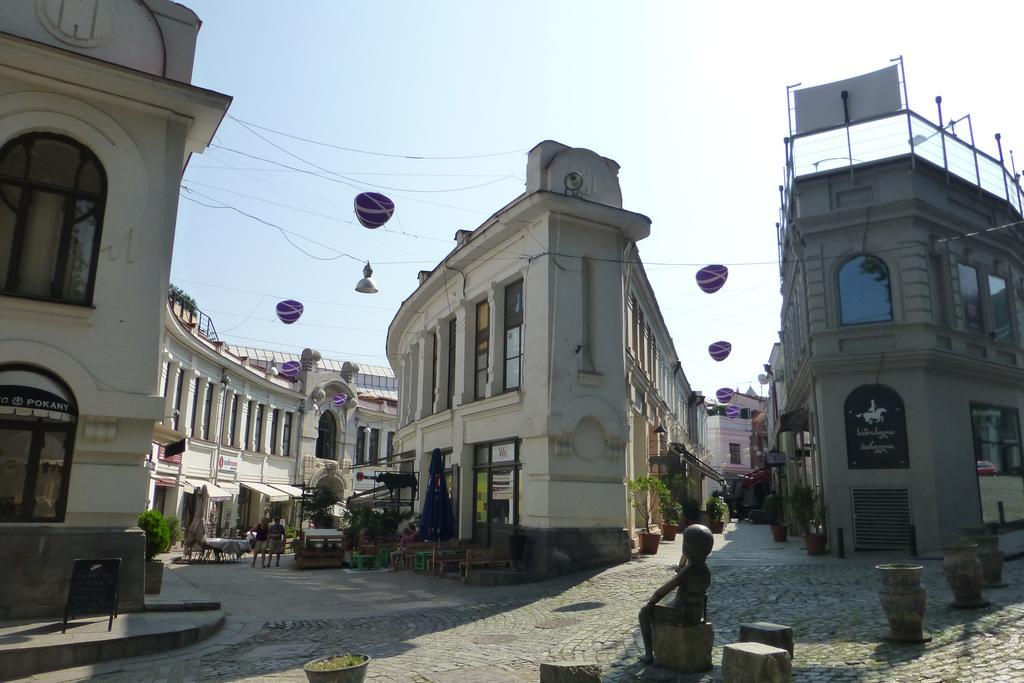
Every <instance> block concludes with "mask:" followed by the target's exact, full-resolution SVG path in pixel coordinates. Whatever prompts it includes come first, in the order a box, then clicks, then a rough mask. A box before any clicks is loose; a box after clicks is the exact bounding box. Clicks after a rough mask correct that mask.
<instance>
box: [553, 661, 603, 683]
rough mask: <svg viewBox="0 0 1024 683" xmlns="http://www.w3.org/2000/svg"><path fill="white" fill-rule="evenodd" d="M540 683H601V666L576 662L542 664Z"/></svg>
mask: <svg viewBox="0 0 1024 683" xmlns="http://www.w3.org/2000/svg"><path fill="white" fill-rule="evenodd" d="M540 683H601V666H600V665H599V664H595V663H594V662H580V661H576V660H569V661H564V662H542V663H541V665H540Z"/></svg>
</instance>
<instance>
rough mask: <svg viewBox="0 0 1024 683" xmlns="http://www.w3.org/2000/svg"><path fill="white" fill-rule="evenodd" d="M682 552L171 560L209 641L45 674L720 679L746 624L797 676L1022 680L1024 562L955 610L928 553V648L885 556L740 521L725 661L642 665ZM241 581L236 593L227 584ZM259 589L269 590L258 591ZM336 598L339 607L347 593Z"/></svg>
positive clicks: (722, 592)
mask: <svg viewBox="0 0 1024 683" xmlns="http://www.w3.org/2000/svg"><path fill="white" fill-rule="evenodd" d="M678 553H679V543H678V542H676V543H671V544H665V545H663V547H662V549H661V552H660V553H659V555H658V556H656V557H653V558H643V559H641V560H635V561H633V562H630V563H627V564H625V565H621V566H618V567H613V568H610V569H607V570H604V571H601V572H593V573H590V574H584V575H576V576H574V577H567V578H563V579H559V580H556V581H551V582H547V583H544V584H539V585H528V586H512V587H504V588H499V589H485V588H474V587H466V586H462V585H460V584H457V583H453V582H449V581H440V580H438V579H433V578H430V577H423V576H415V575H411V574H409V573H400V574H386V573H363V574H352V573H347V572H325V571H322V572H307V573H302V574H299V573H298V572H296V571H294V570H293V569H291V568H288V569H286V568H284V567H282V568H281V569H280V570H277V569H274V570H259V569H257V570H254V569H252V568H250V567H249V566H248V565H247V564H239V565H222V566H217V565H213V566H210V565H207V566H184V567H176V568H175V569H174V571H175V572H181V573H182V575H184V576H185V577H186V578H187V579H188V580H190V581H191V582H193V583H195V584H196V585H197V586H200V587H201V588H203V589H204V590H206V591H210V592H213V591H214V589H216V592H214V594H215V595H217V596H218V597H219V598H220V599H221V600H222V601H223V602H224V605H225V609H226V611H227V612H228V613H229V615H230V616H229V621H228V623H229V625H228V627H226V628H225V631H224V632H223V633H222V634H221V635H219V636H217V637H215V638H214V639H213V640H212V641H210V642H207V643H204V644H201V645H197V646H194V647H192V648H189V649H185V650H179V651H175V652H172V653H168V655H167V656H165V657H161V658H156V659H153V658H151V659H149V660H145V661H133V660H125V661H122V662H116V663H111V664H106V665H99V666H97V667H95V668H93V669H91V670H90V669H78V670H75V671H73V672H72V671H65V672H58V674H59V675H56V674H55V675H51V676H40V677H39V678H40V680H69V679H74V678H76V677H78V678H85V677H92V678H95V679H98V680H102V681H139V680H152V681H162V680H167V681H178V680H267V679H283V680H305V677H304V674H303V673H302V671H301V666H302V664H303V663H304V662H306V661H309V660H310V659H313V658H315V657H318V656H322V655H326V654H331V653H338V652H344V651H355V652H364V653H367V654H369V655H371V656H372V657H373V658H374V661H373V662H372V664H371V667H370V670H369V675H368V677H367V680H372V681H434V682H438V683H441V682H446V681H478V682H481V683H490V682H493V683H498V682H501V681H536V680H537V675H538V674H537V671H538V667H539V664H540V663H541V662H542V661H548V660H556V659H590V660H597V661H599V662H600V663H601V664H602V667H603V669H604V671H605V680H606V681H626V680H651V681H691V680H692V681H700V680H716V678H718V677H719V675H720V674H719V669H718V666H717V665H718V664H719V663H720V662H721V648H722V646H723V645H725V644H727V643H730V642H735V641H736V639H737V634H738V627H739V624H740V623H741V622H744V621H774V622H777V623H783V624H788V625H791V626H792V627H793V630H794V634H795V639H796V655H795V659H794V662H793V670H794V678H795V680H798V681H915V682H916V681H934V682H938V681H1019V680H1022V679H1024V647H1022V643H1021V638H1022V635H1024V588H1022V586H1024V565H1022V563H1020V562H1009V563H1007V565H1006V571H1005V573H1004V578H1005V580H1006V581H1008V582H1009V584H1010V587H1008V588H1002V589H997V590H991V591H988V592H987V597H988V598H989V599H990V600H991V601H992V606H991V607H989V608H986V609H981V610H968V611H964V610H955V609H953V608H951V607H948V606H947V605H946V603H947V602H948V601H949V600H950V599H951V594H950V591H949V589H948V587H947V586H946V584H945V581H944V579H943V577H942V568H941V563H940V562H938V561H936V560H926V561H924V563H925V567H926V568H925V584H926V587H927V590H928V607H927V614H926V623H925V626H926V628H927V629H929V630H930V631H931V633H932V635H933V637H934V639H933V640H932V642H930V643H928V644H926V645H920V646H897V645H892V644H887V643H883V642H881V640H880V636H881V635H882V634H883V633H884V632H885V630H886V625H885V617H884V616H883V614H882V610H881V607H880V605H879V602H878V594H877V588H878V577H877V576H876V572H875V570H874V569H873V565H874V563H875V559H874V558H871V559H867V558H858V559H847V560H837V559H835V558H833V557H824V558H809V557H807V556H806V555H804V554H803V550H802V545H801V543H800V542H798V541H791V542H790V543H788V544H786V545H782V544H778V545H773V544H772V543H771V541H770V535H769V533H768V529H767V528H766V527H751V526H746V525H744V526H741V527H740V528H738V529H735V528H732V527H730V530H729V531H728V532H727V535H726V536H725V537H724V538H722V537H720V538H719V548H717V549H716V551H715V553H713V555H712V566H713V573H714V583H713V586H712V590H711V596H710V600H709V618H710V620H711V621H712V623H713V624H714V628H715V651H714V660H715V664H716V668H715V670H714V671H712V672H709V673H708V674H706V675H704V676H700V675H697V676H689V677H687V676H678V675H676V674H673V673H671V672H667V671H664V670H661V669H658V668H655V667H644V666H642V665H640V664H639V663H638V662H637V656H638V654H639V652H640V639H639V632H638V630H637V626H636V612H637V610H638V609H639V607H640V606H641V605H642V603H643V602H644V601H645V600H646V598H647V597H648V596H649V595H650V593H651V592H652V591H653V590H654V589H655V587H657V585H659V584H660V583H661V582H663V581H664V580H666V579H667V578H668V577H669V576H670V575H671V572H672V566H671V563H672V562H673V561H675V560H676V559H677V558H678ZM229 584H230V585H232V586H233V588H232V589H231V590H224V591H221V590H220V589H221V588H222V587H226V586H227V585H229ZM264 596H266V597H265V598H264ZM339 596H340V598H339Z"/></svg>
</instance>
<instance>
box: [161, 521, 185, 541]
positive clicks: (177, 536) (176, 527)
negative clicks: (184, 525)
mask: <svg viewBox="0 0 1024 683" xmlns="http://www.w3.org/2000/svg"><path fill="white" fill-rule="evenodd" d="M164 519H166V520H167V527H168V528H169V529H170V530H171V545H174V544H175V543H177V542H179V541H180V540H181V523H180V522H178V518H177V517H164Z"/></svg>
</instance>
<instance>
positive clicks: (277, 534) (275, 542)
mask: <svg viewBox="0 0 1024 683" xmlns="http://www.w3.org/2000/svg"><path fill="white" fill-rule="evenodd" d="M268 533H269V536H270V555H268V556H267V566H268V567H269V566H270V561H271V560H272V559H274V555H277V565H276V566H278V567H280V566H281V553H283V552H284V524H281V518H280V517H274V523H273V524H271V525H270V529H269V530H268Z"/></svg>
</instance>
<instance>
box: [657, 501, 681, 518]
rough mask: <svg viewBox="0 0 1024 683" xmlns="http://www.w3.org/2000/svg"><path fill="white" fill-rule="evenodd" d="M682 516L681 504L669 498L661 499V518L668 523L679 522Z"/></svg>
mask: <svg viewBox="0 0 1024 683" xmlns="http://www.w3.org/2000/svg"><path fill="white" fill-rule="evenodd" d="M682 516H683V506H682V505H680V504H679V503H677V502H676V501H674V500H672V499H671V498H662V499H661V518H662V519H663V520H664V521H665V522H667V523H668V524H679V520H680V519H681V518H682Z"/></svg>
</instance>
